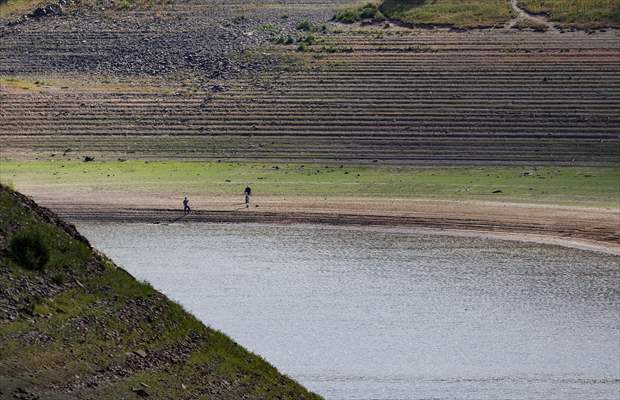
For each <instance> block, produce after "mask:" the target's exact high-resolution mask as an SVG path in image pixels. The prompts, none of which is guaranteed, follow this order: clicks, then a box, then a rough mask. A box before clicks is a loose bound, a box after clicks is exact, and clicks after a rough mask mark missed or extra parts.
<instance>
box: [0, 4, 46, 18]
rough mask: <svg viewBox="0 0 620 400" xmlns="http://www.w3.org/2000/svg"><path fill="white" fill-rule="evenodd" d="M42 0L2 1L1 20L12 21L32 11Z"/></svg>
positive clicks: (0, 7)
mask: <svg viewBox="0 0 620 400" xmlns="http://www.w3.org/2000/svg"><path fill="white" fill-rule="evenodd" d="M40 3H41V0H0V19H5V18H6V19H11V18H15V17H18V16H20V15H23V14H27V13H28V12H30V11H32V10H33V9H34V8H36V7H37V6H38V5H39V4H40Z"/></svg>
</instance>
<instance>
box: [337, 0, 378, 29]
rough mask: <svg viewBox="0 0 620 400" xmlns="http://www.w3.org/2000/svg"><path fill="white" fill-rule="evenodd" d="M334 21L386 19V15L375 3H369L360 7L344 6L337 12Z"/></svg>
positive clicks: (346, 22)
mask: <svg viewBox="0 0 620 400" xmlns="http://www.w3.org/2000/svg"><path fill="white" fill-rule="evenodd" d="M333 19H334V21H338V22H342V23H345V24H352V23H354V22H360V21H363V20H373V21H375V22H381V21H385V15H383V13H382V12H381V11H380V10H379V7H378V6H377V5H376V4H373V3H367V4H364V5H362V6H359V7H349V8H344V9H342V10H339V11H338V12H336V15H334V18H333Z"/></svg>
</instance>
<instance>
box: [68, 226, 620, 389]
mask: <svg viewBox="0 0 620 400" xmlns="http://www.w3.org/2000/svg"><path fill="white" fill-rule="evenodd" d="M79 228H80V230H81V231H82V233H84V234H85V235H86V236H87V237H89V238H90V239H91V241H92V242H93V244H94V245H95V246H96V247H98V248H99V249H101V250H103V251H104V252H106V253H107V254H108V255H109V256H111V257H112V258H113V259H114V260H115V261H116V262H118V263H119V264H121V265H123V266H124V267H125V268H126V269H128V270H129V271H130V272H131V273H132V274H134V275H135V276H137V277H138V278H141V279H145V280H147V281H149V282H151V283H152V284H153V285H154V286H155V287H157V288H158V289H160V290H161V291H163V292H164V293H166V294H167V295H168V296H170V297H171V298H173V299H175V300H177V301H179V302H180V303H181V304H183V305H184V306H185V307H186V308H187V309H188V310H190V311H191V312H193V313H194V314H195V315H196V316H197V317H199V318H200V319H201V320H203V321H204V322H205V323H207V324H208V325H210V326H212V327H215V328H218V329H221V330H222V331H224V332H225V333H227V334H228V335H230V336H232V337H233V338H234V339H235V340H236V341H237V342H239V343H240V344H242V345H243V346H245V347H246V348H248V349H250V350H252V351H254V352H256V353H258V354H260V355H262V356H264V357H265V358H266V359H267V360H268V361H269V362H271V363H272V364H274V365H275V366H276V367H278V369H280V370H281V371H283V372H285V373H286V374H288V375H290V376H292V377H294V378H296V379H297V380H299V381H300V382H301V383H303V384H304V385H305V386H307V387H308V388H310V389H312V390H314V391H316V392H318V393H320V394H322V395H323V396H325V397H326V398H327V399H356V400H357V399H386V400H387V399H494V400H495V399H545V400H549V399H563V400H565V399H580V400H581V399H618V398H619V397H620V396H619V395H620V258H619V257H615V256H611V255H604V254H597V253H592V252H586V251H581V250H574V249H567V248H561V247H556V246H539V245H533V244H524V243H517V242H507V241H499V240H485V239H476V238H462V237H447V236H436V235H424V234H415V233H396V232H386V231H380V230H378V231H372V230H362V229H345V228H342V229H341V228H338V229H335V228H329V227H318V226H273V225H227V224H174V225H167V226H163V225H146V224H127V225H118V224H114V225H112V224H101V225H99V224H98V225H81V226H80V227H79Z"/></svg>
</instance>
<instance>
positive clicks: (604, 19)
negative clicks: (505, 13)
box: [519, 0, 620, 29]
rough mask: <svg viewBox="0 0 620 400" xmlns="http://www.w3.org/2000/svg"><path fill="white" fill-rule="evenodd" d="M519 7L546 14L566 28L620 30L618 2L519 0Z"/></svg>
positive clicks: (609, 0)
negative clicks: (609, 28) (612, 28)
mask: <svg viewBox="0 0 620 400" xmlns="http://www.w3.org/2000/svg"><path fill="white" fill-rule="evenodd" d="M519 5H520V6H521V7H523V8H524V9H525V10H527V11H528V12H530V13H534V14H545V15H547V16H549V18H550V19H551V20H553V21H556V22H558V23H559V24H560V25H561V26H565V27H575V28H583V29H592V28H601V27H615V28H620V1H618V0H519Z"/></svg>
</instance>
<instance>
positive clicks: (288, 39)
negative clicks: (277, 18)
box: [272, 35, 295, 45]
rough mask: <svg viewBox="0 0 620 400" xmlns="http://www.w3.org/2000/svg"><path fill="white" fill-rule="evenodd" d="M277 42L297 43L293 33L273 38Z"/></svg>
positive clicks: (285, 43)
mask: <svg viewBox="0 0 620 400" xmlns="http://www.w3.org/2000/svg"><path fill="white" fill-rule="evenodd" d="M272 42H273V43H275V44H282V45H291V44H295V38H293V36H292V35H283V36H278V37H276V38H274V39H273V40H272Z"/></svg>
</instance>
